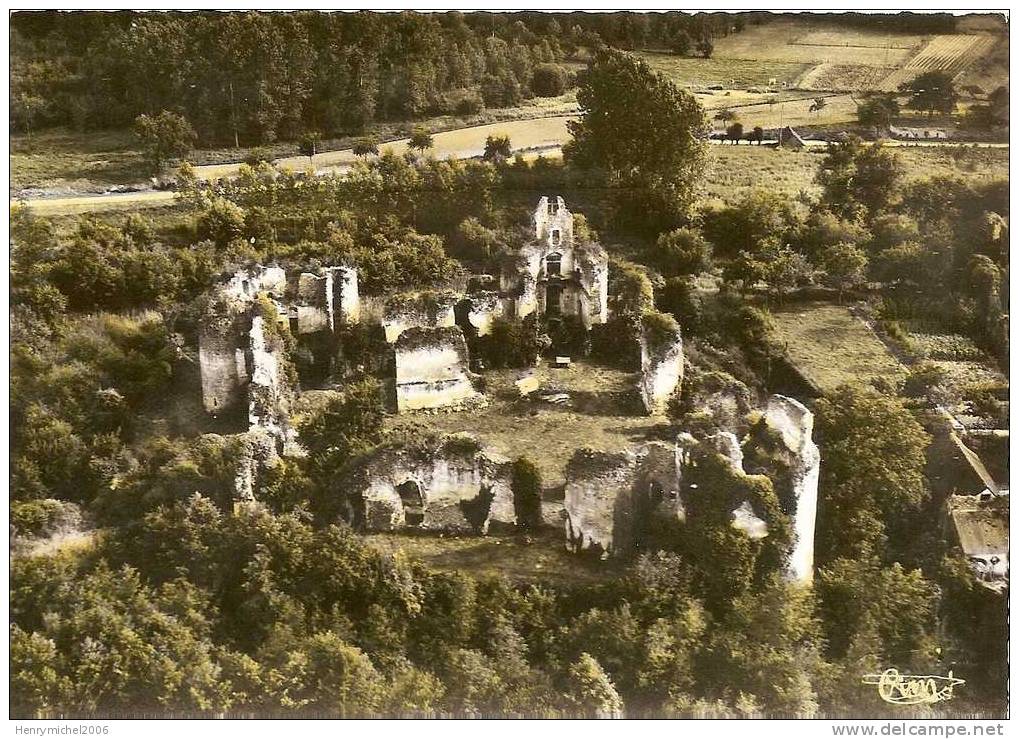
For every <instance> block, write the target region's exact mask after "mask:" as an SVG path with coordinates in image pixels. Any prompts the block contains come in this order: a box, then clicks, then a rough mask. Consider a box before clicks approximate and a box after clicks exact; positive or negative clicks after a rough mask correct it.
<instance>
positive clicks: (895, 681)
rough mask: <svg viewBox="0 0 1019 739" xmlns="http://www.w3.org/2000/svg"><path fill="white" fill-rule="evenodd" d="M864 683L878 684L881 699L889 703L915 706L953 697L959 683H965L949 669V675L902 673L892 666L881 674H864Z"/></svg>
mask: <svg viewBox="0 0 1019 739" xmlns="http://www.w3.org/2000/svg"><path fill="white" fill-rule="evenodd" d="M863 684H864V685H877V690H878V693H879V694H880V695H881V699H882V700H884V701H885V702H887V703H897V704H899V705H903V706H913V705H917V704H921V703H940V702H941V701H947V700H950V699H951V698H952V691H953V690H954V689H955V688H956V686H958V685H965V684H966V681H965V680H961V679H959V678H957V677H955V676H954V675H952V672H951V671H949V673H948V677H942V676H940V675H900V674H899V671H898V670H896V669H895V668H894V667H891V668H889V669H887V670H885V671H884V672H882V673H881V674H880V675H875V674H871V675H864V676H863Z"/></svg>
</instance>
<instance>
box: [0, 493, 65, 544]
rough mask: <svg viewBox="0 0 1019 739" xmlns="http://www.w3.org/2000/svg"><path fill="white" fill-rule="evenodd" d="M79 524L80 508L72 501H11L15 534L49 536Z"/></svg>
mask: <svg viewBox="0 0 1019 739" xmlns="http://www.w3.org/2000/svg"><path fill="white" fill-rule="evenodd" d="M80 524H81V510H80V509H79V508H78V506H76V505H75V504H74V503H67V502H64V501H61V500H54V499H52V498H48V499H45V500H29V501H20V502H19V501H12V502H11V526H12V527H13V529H14V535H15V536H31V537H42V536H49V535H50V534H52V533H54V532H55V531H58V530H60V529H69V528H74V527H77V526H78V525H80Z"/></svg>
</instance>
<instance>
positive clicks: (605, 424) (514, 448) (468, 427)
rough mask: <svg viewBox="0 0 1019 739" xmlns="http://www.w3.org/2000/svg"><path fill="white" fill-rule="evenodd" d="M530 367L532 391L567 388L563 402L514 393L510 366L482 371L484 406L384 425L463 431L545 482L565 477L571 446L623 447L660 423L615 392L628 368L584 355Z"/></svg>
mask: <svg viewBox="0 0 1019 739" xmlns="http://www.w3.org/2000/svg"><path fill="white" fill-rule="evenodd" d="M536 371H537V373H538V377H539V380H540V381H541V383H542V389H541V390H540V391H536V393H535V394H542V393H549V392H566V393H569V394H570V396H571V401H570V403H569V404H568V405H562V406H561V405H552V404H550V403H546V402H543V401H541V400H539V399H534V400H521V399H518V397H517V391H516V388H515V387H514V385H513V381H514V380H515V379H516V377H517V372H516V371H513V370H499V371H490V372H486V373H485V380H486V382H487V388H486V390H485V394H486V395H487V396H488V397H489V401H490V402H489V405H488V407H487V408H485V409H483V410H480V411H474V410H471V411H459V412H450V413H439V414H435V415H426V414H415V415H401V416H392V417H391V418H389V419H388V421H387V428H388V429H400V428H424V429H427V430H431V431H438V432H441V433H454V432H458V431H467V432H469V433H472V434H475V435H476V436H477V437H478V438H479V439H481V440H482V442H483V443H485V444H487V445H488V446H490V447H492V448H493V449H494V450H495V451H496V452H498V453H499V454H503V455H505V456H507V457H510V458H515V457H519V456H526V457H530V458H531V459H532V460H533V461H534V462H535V463H536V464H537V465H538V467H539V469H540V470H541V474H542V479H543V481H544V484H545V485H546V486H547V487H554V486H557V485H561V484H563V483H564V482H565V468H566V463H567V462H568V461H569V459H570V457H572V456H573V453H574V452H575V451H576V450H577V449H579V448H581V447H590V448H593V449H600V450H603V451H614V450H618V449H622V448H623V447H626V446H628V445H630V444H633V443H634V442H635V441H638V440H640V439H644V438H646V437H647V436H648V435H649V434H653V433H654V432H655V430H656V429H657V428H658V426H659V424H660V423H661V422H662V419H656V418H649V417H647V416H644V415H635V413H634V410H633V406H632V405H630V406H628V405H627V403H626V402H625V401H624V400H623V399H622V398H621V396H622V395H623V394H626V393H630V392H632V389H633V387H634V382H635V377H634V375H632V374H630V373H627V372H621V371H619V370H614V369H610V368H606V367H600V366H598V365H593V364H590V363H587V362H577V363H575V365H574V366H573V367H572V368H571V369H566V370H557V369H552V368H549V367H547V366H542V367H539V368H537V370H536ZM634 397H635V395H634Z"/></svg>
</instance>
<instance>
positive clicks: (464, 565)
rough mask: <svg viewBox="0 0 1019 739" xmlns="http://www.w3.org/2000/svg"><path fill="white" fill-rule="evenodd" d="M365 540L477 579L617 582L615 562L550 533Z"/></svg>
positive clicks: (394, 536)
mask: <svg viewBox="0 0 1019 739" xmlns="http://www.w3.org/2000/svg"><path fill="white" fill-rule="evenodd" d="M365 540H366V541H367V542H368V543H369V544H372V545H373V546H375V547H377V548H379V549H381V550H382V551H385V552H389V553H397V552H400V553H402V554H403V555H404V556H405V557H407V558H408V559H410V560H412V561H417V562H421V563H422V564H424V565H427V566H428V567H431V568H434V569H437V570H445V571H450V570H460V571H464V572H469V573H471V574H472V575H482V576H484V575H489V576H491V575H504V576H506V577H508V578H509V579H510V580H512V581H514V582H518V583H531V582H535V583H540V582H544V583H553V584H558V585H578V584H580V585H583V584H596V583H598V582H604V581H605V580H609V579H612V578H615V577H618V576H619V575H620V573H621V572H622V569H623V568H622V567H621V566H620V565H619V564H618V563H616V562H599V561H597V560H595V559H594V558H592V557H585V556H578V555H576V554H571V553H569V552H567V551H566V549H565V547H564V546H563V538H562V532H560V531H552V530H546V531H543V532H541V533H539V534H536V535H534V536H533V537H531V538H530V539H525V538H523V537H513V536H485V537H478V536H463V537H461V536H439V535H426V534H420V535H408V534H369V535H367V536H366V537H365Z"/></svg>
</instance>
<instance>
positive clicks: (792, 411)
mask: <svg viewBox="0 0 1019 739" xmlns="http://www.w3.org/2000/svg"><path fill="white" fill-rule="evenodd" d="M764 418H765V421H766V422H767V424H768V426H769V428H771V429H773V430H775V431H777V432H778V433H779V434H781V437H782V441H783V443H784V444H785V446H786V448H787V449H788V451H789V452H790V454H791V460H790V474H791V475H792V482H793V494H794V497H795V499H796V511H795V513H794V514H793V528H794V530H795V532H796V544H795V546H794V548H793V552H792V554H791V555H790V557H789V563H788V574H789V577H790V578H792V579H793V580H798V581H802V582H810V581H811V580H812V579H813V577H814V522H815V519H816V517H817V481H818V477H819V475H820V471H821V453H820V450H819V449H818V448H817V444H815V443H814V440H813V438H812V434H813V432H814V414H813V413H811V412H810V411H809V410H807V409H806V407H804V405H803V404H802V403H800V402H799V401H797V400H794V399H793V398H787V397H786V396H784V395H772V396H771V397H770V398H768V408H767V411H766V412H765V414H764Z"/></svg>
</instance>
